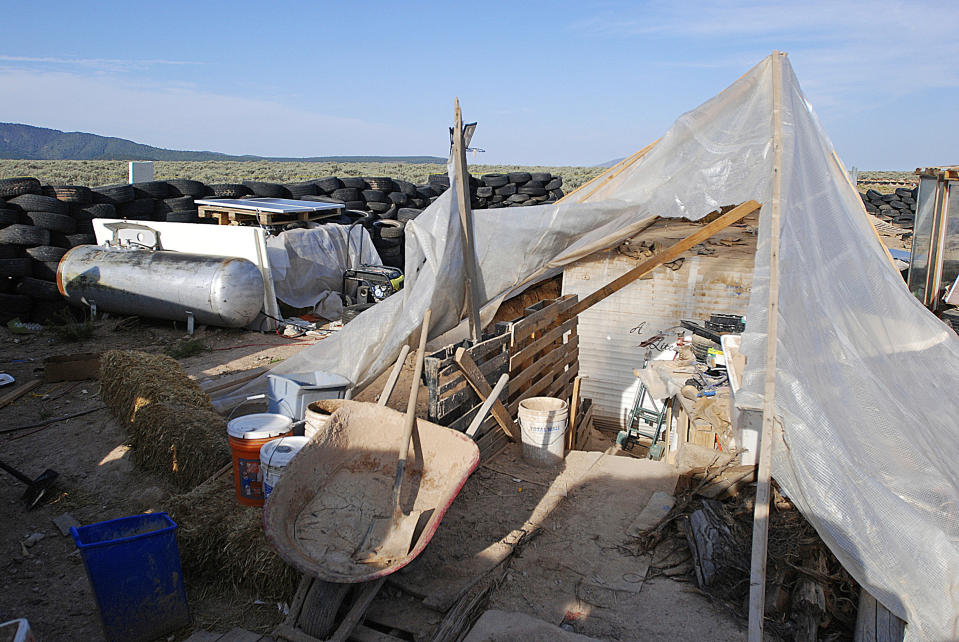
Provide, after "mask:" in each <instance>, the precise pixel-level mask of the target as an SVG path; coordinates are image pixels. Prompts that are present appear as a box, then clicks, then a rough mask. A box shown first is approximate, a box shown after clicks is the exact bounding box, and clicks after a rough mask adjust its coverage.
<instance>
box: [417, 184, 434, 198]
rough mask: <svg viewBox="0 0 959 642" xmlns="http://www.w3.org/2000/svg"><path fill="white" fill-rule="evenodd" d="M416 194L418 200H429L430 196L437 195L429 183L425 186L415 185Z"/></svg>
mask: <svg viewBox="0 0 959 642" xmlns="http://www.w3.org/2000/svg"><path fill="white" fill-rule="evenodd" d="M416 193H417V194H418V195H419V197H420V198H430V197H432V196H436V195H437V194H436V190H434V189H433V186H432V185H430V184H429V183H427V184H425V185H417V186H416Z"/></svg>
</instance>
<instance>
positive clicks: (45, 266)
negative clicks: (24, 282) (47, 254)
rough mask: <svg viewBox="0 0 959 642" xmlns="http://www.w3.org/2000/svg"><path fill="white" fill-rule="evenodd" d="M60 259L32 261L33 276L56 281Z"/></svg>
mask: <svg viewBox="0 0 959 642" xmlns="http://www.w3.org/2000/svg"><path fill="white" fill-rule="evenodd" d="M59 266H60V261H34V262H33V277H34V278H37V279H41V280H43V281H56V280H57V268H58V267H59Z"/></svg>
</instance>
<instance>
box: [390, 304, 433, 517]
mask: <svg viewBox="0 0 959 642" xmlns="http://www.w3.org/2000/svg"><path fill="white" fill-rule="evenodd" d="M432 314H433V311H432V310H431V309H427V310H426V314H424V315H423V329H422V330H420V345H419V348H418V349H417V350H416V365H415V366H414V367H413V383H412V384H411V385H410V399H409V401H408V402H407V404H406V418H405V419H406V420H405V421H404V423H403V440H402V441H401V442H400V452H399V458H398V459H397V462H396V479H395V480H394V481H393V512H394V514H395V513H396V512H398V511H399V510H400V486H401V485H402V483H403V472H404V471H405V470H406V458H407V455H408V454H409V450H410V437H412V436H413V425H414V424H415V423H416V398H417V396H418V395H419V391H420V375H421V374H422V373H423V360H424V359H425V357H426V338H427V335H428V334H429V333H430V317H431V316H432Z"/></svg>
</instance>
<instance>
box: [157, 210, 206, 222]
mask: <svg viewBox="0 0 959 642" xmlns="http://www.w3.org/2000/svg"><path fill="white" fill-rule="evenodd" d="M164 220H165V221H166V222H167V223H196V222H198V221H199V220H200V217H199V216H197V213H196V210H178V211H176V212H167V214H166V217H165V218H164Z"/></svg>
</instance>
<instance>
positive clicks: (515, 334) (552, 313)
mask: <svg viewBox="0 0 959 642" xmlns="http://www.w3.org/2000/svg"><path fill="white" fill-rule="evenodd" d="M577 300H578V297H577V296H576V295H575V294H567V295H564V296H561V297H560V298H558V299H553V301H552V302H551V303H550V304H549V305H548V306H546V307H544V308H543V309H541V310H538V311H537V312H534V313H533V314H530V315H528V316H525V317H523V318H522V319H520V320H519V321H514V322H513V323H511V324H510V329H509V332H510V334H511V335H512V336H511V337H510V345H511V346H515V345H517V344H518V343H522V342H523V341H524V340H526V339H527V338H529V337H530V335H532V334H533V333H534V332H539V331H541V330H543V329H545V328H547V327H549V325H551V324H552V323H554V322H555V321H556V320H557V319H558V318H559V316H560V315H561V314H562V313H564V312H566V311H567V310H568V309H569V308H571V307H573V306H574V305H576V302H577Z"/></svg>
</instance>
